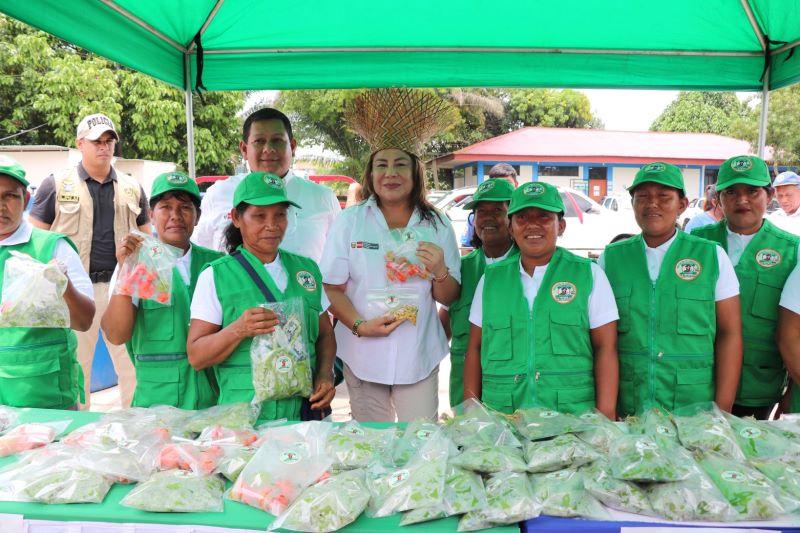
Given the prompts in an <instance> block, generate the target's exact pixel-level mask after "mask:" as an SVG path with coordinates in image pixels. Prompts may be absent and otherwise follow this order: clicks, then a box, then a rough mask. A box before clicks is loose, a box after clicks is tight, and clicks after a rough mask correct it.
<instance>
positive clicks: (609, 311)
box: [469, 259, 619, 329]
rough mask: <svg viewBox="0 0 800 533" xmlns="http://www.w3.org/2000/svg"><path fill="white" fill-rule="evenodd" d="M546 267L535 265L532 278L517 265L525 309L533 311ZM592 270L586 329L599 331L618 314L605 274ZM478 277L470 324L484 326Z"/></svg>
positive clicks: (480, 284)
mask: <svg viewBox="0 0 800 533" xmlns="http://www.w3.org/2000/svg"><path fill="white" fill-rule="evenodd" d="M548 266H550V263H548V264H546V265H541V266H537V267H536V268H535V269H534V270H533V276H531V275H529V274H528V273H527V272H526V271H525V268H523V266H522V259H520V262H519V279H520V281H522V292H523V293H524V295H525V299H526V300H528V309H533V301H534V300H535V299H536V294H538V292H539V288H540V287H541V286H542V280H543V279H544V275H545V273H546V272H547V267H548ZM591 269H592V291H591V292H590V293H589V329H594V328H599V327H600V326H604V325H606V324H608V323H609V322H614V321H615V320H619V312H618V311H617V301H616V300H615V299H614V291H612V290H611V285H610V284H609V283H608V278H607V277H606V273H605V272H603V270H602V269H601V268H600V267H599V266H597V265H596V264H594V263H592V264H591ZM484 278H485V276H481V280H480V281H479V282H478V286H477V288H476V289H475V296H473V298H472V307H471V308H470V310H469V321H470V322H471V323H472V324H474V325H476V326H478V327H479V328H480V327H483V280H484Z"/></svg>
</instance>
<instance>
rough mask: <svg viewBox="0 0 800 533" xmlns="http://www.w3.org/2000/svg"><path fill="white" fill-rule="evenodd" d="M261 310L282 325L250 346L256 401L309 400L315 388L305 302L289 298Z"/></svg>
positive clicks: (260, 336)
mask: <svg viewBox="0 0 800 533" xmlns="http://www.w3.org/2000/svg"><path fill="white" fill-rule="evenodd" d="M261 307H264V308H266V309H269V310H270V311H272V312H273V313H275V314H276V315H277V317H278V321H279V322H278V325H277V326H275V329H274V330H273V331H272V333H265V334H264V335H257V336H256V337H253V342H252V344H251V345H250V363H251V368H252V372H253V389H254V390H255V397H254V401H255V402H263V401H266V400H282V399H285V398H292V397H295V396H299V397H304V398H308V397H309V396H310V395H311V392H312V391H313V388H314V387H313V382H312V379H313V378H312V374H311V358H310V357H309V355H308V348H307V347H306V335H305V331H306V324H305V320H304V316H305V315H304V313H303V302H302V299H301V298H289V299H288V300H285V301H282V302H274V303H265V304H261Z"/></svg>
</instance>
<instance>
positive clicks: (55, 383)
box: [0, 156, 94, 409]
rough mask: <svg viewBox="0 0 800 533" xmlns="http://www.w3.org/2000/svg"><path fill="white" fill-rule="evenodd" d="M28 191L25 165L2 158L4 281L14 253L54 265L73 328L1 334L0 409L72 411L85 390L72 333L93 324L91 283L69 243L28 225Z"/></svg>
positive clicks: (0, 258)
mask: <svg viewBox="0 0 800 533" xmlns="http://www.w3.org/2000/svg"><path fill="white" fill-rule="evenodd" d="M27 187H28V182H27V180H26V179H25V170H24V169H23V168H22V166H21V165H20V164H19V163H17V162H16V161H14V160H13V159H11V158H9V157H3V156H0V278H2V275H3V273H4V272H5V263H6V260H7V259H8V258H9V257H11V252H21V253H24V254H28V255H30V256H31V257H33V258H34V259H37V260H39V261H41V262H43V263H51V264H52V269H53V270H54V271H55V272H53V275H54V276H56V277H61V276H62V273H63V274H66V277H67V286H66V290H65V291H64V302H65V303H66V304H67V308H68V309H69V315H70V327H69V328H21V327H20V328H1V329H0V404H4V405H12V406H15V407H39V408H47V409H74V408H76V407H77V402H78V400H79V399H80V397H81V396H83V391H82V389H81V384H82V381H81V374H80V367H79V366H78V361H77V359H76V358H75V346H76V343H77V342H76V339H75V333H74V332H73V331H72V330H73V329H74V330H77V331H86V330H87V329H88V328H89V326H90V325H91V323H92V317H93V316H94V301H93V295H92V284H91V282H90V281H89V277H88V276H87V275H86V271H85V270H84V269H83V266H82V265H81V260H80V257H79V256H78V253H77V252H76V251H75V247H74V245H73V244H72V242H71V241H70V240H69V239H68V238H66V237H64V236H63V235H59V234H57V233H52V232H49V231H44V230H41V229H38V228H35V227H32V226H31V225H30V224H28V223H27V222H26V221H25V219H24V217H23V213H24V210H25V206H26V205H27V203H28V199H29V197H30V196H29V194H28V191H27ZM70 328H72V329H70Z"/></svg>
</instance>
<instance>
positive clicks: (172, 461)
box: [158, 442, 224, 475]
mask: <svg viewBox="0 0 800 533" xmlns="http://www.w3.org/2000/svg"><path fill="white" fill-rule="evenodd" d="M223 458H224V450H223V447H222V446H218V445H216V444H212V445H209V446H200V445H198V444H196V443H194V442H171V443H169V444H166V445H165V446H164V447H163V448H161V452H160V453H159V454H158V468H159V470H175V469H177V470H186V471H189V472H194V473H195V474H202V475H210V474H212V473H213V472H215V471H216V470H217V468H218V466H219V463H220V462H221V461H222V459H223Z"/></svg>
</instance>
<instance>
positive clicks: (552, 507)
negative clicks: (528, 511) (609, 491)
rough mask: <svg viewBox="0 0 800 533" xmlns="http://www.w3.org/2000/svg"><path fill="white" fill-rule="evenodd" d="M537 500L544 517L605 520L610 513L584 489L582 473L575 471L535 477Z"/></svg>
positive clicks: (574, 469)
mask: <svg viewBox="0 0 800 533" xmlns="http://www.w3.org/2000/svg"><path fill="white" fill-rule="evenodd" d="M531 483H532V485H533V495H534V497H535V498H536V499H537V500H539V501H540V502H542V514H547V515H551V516H566V517H571V516H583V517H586V518H598V519H603V518H607V517H608V512H607V511H606V510H605V509H603V506H602V505H601V504H600V502H599V501H597V499H596V498H595V497H594V496H592V495H591V494H589V493H588V492H586V489H585V488H584V487H583V472H582V471H581V470H579V469H576V468H568V469H565V470H558V471H557V472H548V473H546V474H532V475H531Z"/></svg>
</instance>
